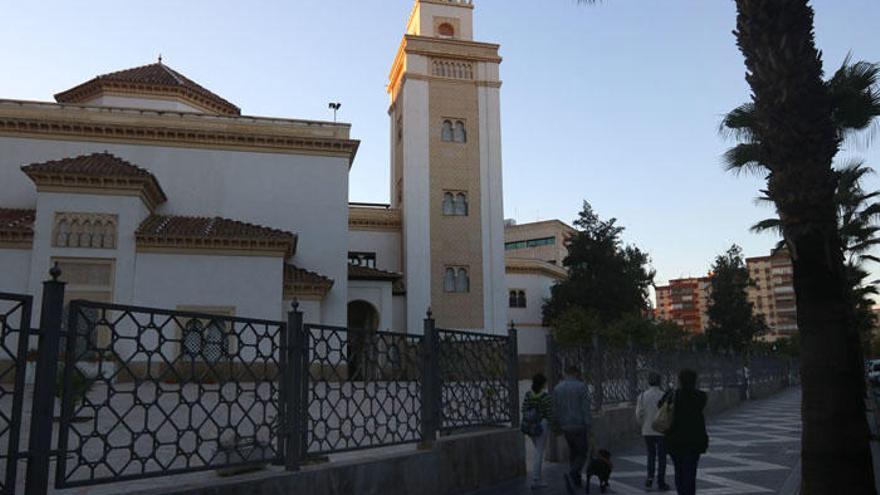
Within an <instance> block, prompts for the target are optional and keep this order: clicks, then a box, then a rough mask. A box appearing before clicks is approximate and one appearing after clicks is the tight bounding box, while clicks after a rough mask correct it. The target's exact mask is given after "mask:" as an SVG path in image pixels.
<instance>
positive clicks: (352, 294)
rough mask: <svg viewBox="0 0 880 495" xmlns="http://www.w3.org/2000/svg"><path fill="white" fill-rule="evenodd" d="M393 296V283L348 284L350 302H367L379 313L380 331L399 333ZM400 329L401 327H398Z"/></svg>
mask: <svg viewBox="0 0 880 495" xmlns="http://www.w3.org/2000/svg"><path fill="white" fill-rule="evenodd" d="M392 297H393V296H392V294H391V282H387V281H374V280H351V281H349V282H348V301H349V302H352V301H366V302H368V303H370V304H372V305H373V307H374V308H376V311H378V312H379V326H378V329H379V330H385V331H397V332H402V331H403V330H402V329H400V328H397V327H396V326H395V324H396V323H397V322H395V321H394V310H393V307H394V306H393V303H392ZM397 326H398V327H399V325H397Z"/></svg>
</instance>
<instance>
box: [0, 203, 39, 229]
mask: <svg viewBox="0 0 880 495" xmlns="http://www.w3.org/2000/svg"><path fill="white" fill-rule="evenodd" d="M36 217H37V211H36V210H25V209H19V208H0V231H3V232H30V233H32V234H33V232H34V220H35V219H36Z"/></svg>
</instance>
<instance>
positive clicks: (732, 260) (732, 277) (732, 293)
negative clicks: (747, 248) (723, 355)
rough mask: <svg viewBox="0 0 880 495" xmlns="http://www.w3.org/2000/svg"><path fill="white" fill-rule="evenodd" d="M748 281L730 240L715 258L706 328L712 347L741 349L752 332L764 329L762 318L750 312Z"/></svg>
mask: <svg viewBox="0 0 880 495" xmlns="http://www.w3.org/2000/svg"><path fill="white" fill-rule="evenodd" d="M752 283H753V282H752V280H751V279H750V278H749V270H748V268H746V264H745V261H744V260H743V255H742V249H741V248H740V247H739V246H737V245H735V244H734V245H733V246H731V247H730V249H728V250H727V252H726V253H724V254H722V255H720V256H718V257H716V258H715V263H714V264H713V265H712V277H711V284H712V291H711V293H710V295H709V307H708V309H707V313H708V316H709V324H708V326H707V328H706V337H707V338H708V341H709V346H710V347H711V348H712V350H713V351H716V352H720V351H725V350H728V349H733V350H734V351H736V352H743V351H745V350H747V349H748V347H749V344H751V342H752V341H753V340H754V338H755V336H756V335H759V334H761V333H763V332H764V331H766V330H767V325H766V324H765V323H764V320H763V318H761V317H760V316H758V315H755V314H754V308H753V306H752V303H751V302H749V298H748V293H747V290H748V287H749V286H750V285H751V284H752Z"/></svg>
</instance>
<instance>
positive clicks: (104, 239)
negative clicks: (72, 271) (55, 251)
mask: <svg viewBox="0 0 880 495" xmlns="http://www.w3.org/2000/svg"><path fill="white" fill-rule="evenodd" d="M117 224H118V217H117V216H116V215H111V214H106V213H74V212H57V213H55V221H54V224H53V228H52V245H53V246H54V247H62V248H92V249H116V239H117V237H118V235H117Z"/></svg>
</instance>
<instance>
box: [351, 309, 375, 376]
mask: <svg viewBox="0 0 880 495" xmlns="http://www.w3.org/2000/svg"><path fill="white" fill-rule="evenodd" d="M378 328H379V312H378V311H377V310H376V308H375V307H374V306H373V305H372V304H370V303H368V302H366V301H351V302H350V303H348V329H349V330H348V363H347V364H348V379H349V380H355V381H360V380H363V379H365V378H369V377H370V374H371V372H372V371H373V370H374V369H375V368H376V366H375V362H374V361H375V359H373V356H372V355H371V354H372V352H371V350H372V346H371V345H370V341H371V340H372V336H373V332H375V331H376V330H377V329H378Z"/></svg>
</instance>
